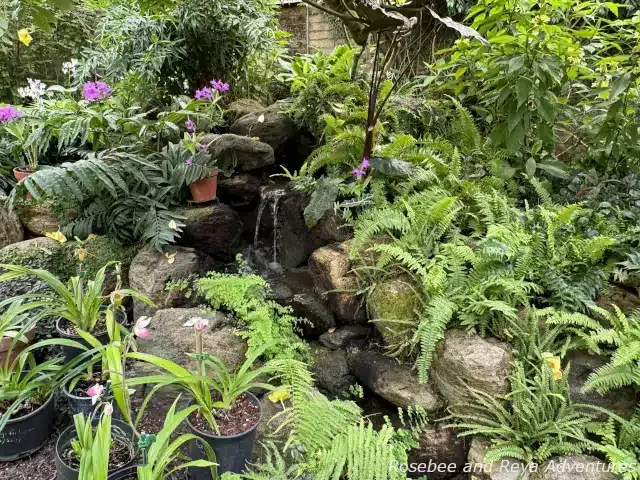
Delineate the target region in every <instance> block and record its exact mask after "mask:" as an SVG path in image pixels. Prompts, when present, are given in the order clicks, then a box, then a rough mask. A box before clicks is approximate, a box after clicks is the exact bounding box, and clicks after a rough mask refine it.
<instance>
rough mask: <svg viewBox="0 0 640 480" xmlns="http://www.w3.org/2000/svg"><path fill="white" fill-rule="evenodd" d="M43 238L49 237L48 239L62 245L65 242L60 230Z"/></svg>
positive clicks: (46, 234)
mask: <svg viewBox="0 0 640 480" xmlns="http://www.w3.org/2000/svg"><path fill="white" fill-rule="evenodd" d="M45 236H46V237H49V238H52V239H54V240H55V241H56V242H60V243H64V242H66V241H67V237H65V236H64V233H62V232H61V231H60V230H58V231H57V232H49V233H45Z"/></svg>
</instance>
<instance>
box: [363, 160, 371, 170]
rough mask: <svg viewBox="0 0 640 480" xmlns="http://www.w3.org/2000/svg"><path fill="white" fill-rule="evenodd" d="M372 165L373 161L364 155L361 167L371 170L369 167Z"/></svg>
mask: <svg viewBox="0 0 640 480" xmlns="http://www.w3.org/2000/svg"><path fill="white" fill-rule="evenodd" d="M370 166H371V162H370V161H369V159H368V158H367V157H364V158H363V159H362V164H361V165H360V168H361V169H363V170H369V167H370Z"/></svg>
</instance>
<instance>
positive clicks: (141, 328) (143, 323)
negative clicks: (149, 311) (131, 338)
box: [133, 317, 151, 340]
mask: <svg viewBox="0 0 640 480" xmlns="http://www.w3.org/2000/svg"><path fill="white" fill-rule="evenodd" d="M149 323H151V319H150V318H149V317H140V318H139V319H138V321H137V322H136V324H135V325H134V326H133V334H134V335H135V336H136V337H138V338H142V339H143V340H146V339H148V338H151V332H150V331H149V329H148V328H147V326H148V325H149Z"/></svg>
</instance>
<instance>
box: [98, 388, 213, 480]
mask: <svg viewBox="0 0 640 480" xmlns="http://www.w3.org/2000/svg"><path fill="white" fill-rule="evenodd" d="M179 399H180V396H178V398H176V399H175V400H174V402H173V404H172V405H171V408H169V411H168V412H167V415H166V417H165V419H164V425H163V427H162V430H160V431H159V432H158V433H157V434H155V435H148V434H142V435H141V436H140V441H139V442H138V444H139V445H141V446H142V447H141V448H142V455H143V463H142V464H141V465H132V466H129V467H125V468H123V469H121V470H119V471H117V472H115V473H113V474H111V475H109V480H168V479H170V478H171V477H172V475H173V474H174V473H176V472H177V471H179V470H184V469H185V468H190V467H200V468H205V469H208V470H209V472H210V474H211V476H212V478H217V471H216V463H215V458H216V457H215V453H214V451H213V449H212V448H211V446H210V445H209V444H208V443H207V442H204V441H203V440H202V439H201V438H199V437H197V436H196V435H194V434H192V433H185V434H182V435H180V436H179V437H177V438H175V439H174V440H172V437H173V436H174V432H175V430H176V429H177V428H178V427H179V426H180V425H181V424H182V422H184V421H185V419H186V418H187V417H189V415H191V414H193V413H194V412H195V411H196V410H197V409H198V407H197V406H196V405H192V406H190V407H187V408H185V409H184V410H182V411H180V412H178V413H176V405H177V404H178V401H179ZM190 442H199V443H200V444H201V445H202V448H203V451H204V453H205V456H206V460H204V459H198V460H191V461H188V462H186V463H182V464H179V465H177V464H176V461H177V459H178V457H179V456H180V454H181V451H180V449H181V448H182V446H183V445H185V444H188V443H190Z"/></svg>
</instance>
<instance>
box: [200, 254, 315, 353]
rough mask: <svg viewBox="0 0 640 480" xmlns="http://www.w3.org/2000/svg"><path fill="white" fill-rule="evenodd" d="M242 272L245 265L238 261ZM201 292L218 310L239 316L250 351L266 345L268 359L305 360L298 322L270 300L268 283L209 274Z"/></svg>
mask: <svg viewBox="0 0 640 480" xmlns="http://www.w3.org/2000/svg"><path fill="white" fill-rule="evenodd" d="M238 260H239V262H240V268H241V269H242V268H243V262H242V260H241V258H240V257H238ZM197 289H198V292H199V293H200V294H201V295H202V296H203V297H204V298H205V299H206V300H207V302H209V304H210V305H211V307H213V308H214V309H216V310H220V309H222V310H226V311H228V312H230V313H232V314H233V315H234V316H236V317H237V318H238V319H239V320H240V322H241V323H242V324H244V326H246V327H247V331H245V332H240V334H241V335H242V336H243V337H245V338H247V340H248V343H249V348H250V349H257V348H259V347H261V346H263V345H265V344H268V345H271V346H270V348H267V349H266V350H265V351H264V354H265V356H266V357H267V358H297V359H305V358H306V356H307V354H308V347H307V346H306V345H305V344H304V342H302V341H301V340H300V337H298V336H297V335H296V331H295V327H296V324H297V323H298V319H296V318H295V317H294V316H293V313H292V311H291V309H290V308H287V307H283V306H282V305H280V304H278V303H276V302H274V301H273V300H268V299H267V293H268V285H267V282H266V281H265V280H264V279H263V278H262V277H260V276H258V275H253V274H246V273H239V274H227V273H219V272H210V273H209V274H208V275H207V276H206V277H205V278H202V279H200V280H198V282H197Z"/></svg>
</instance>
